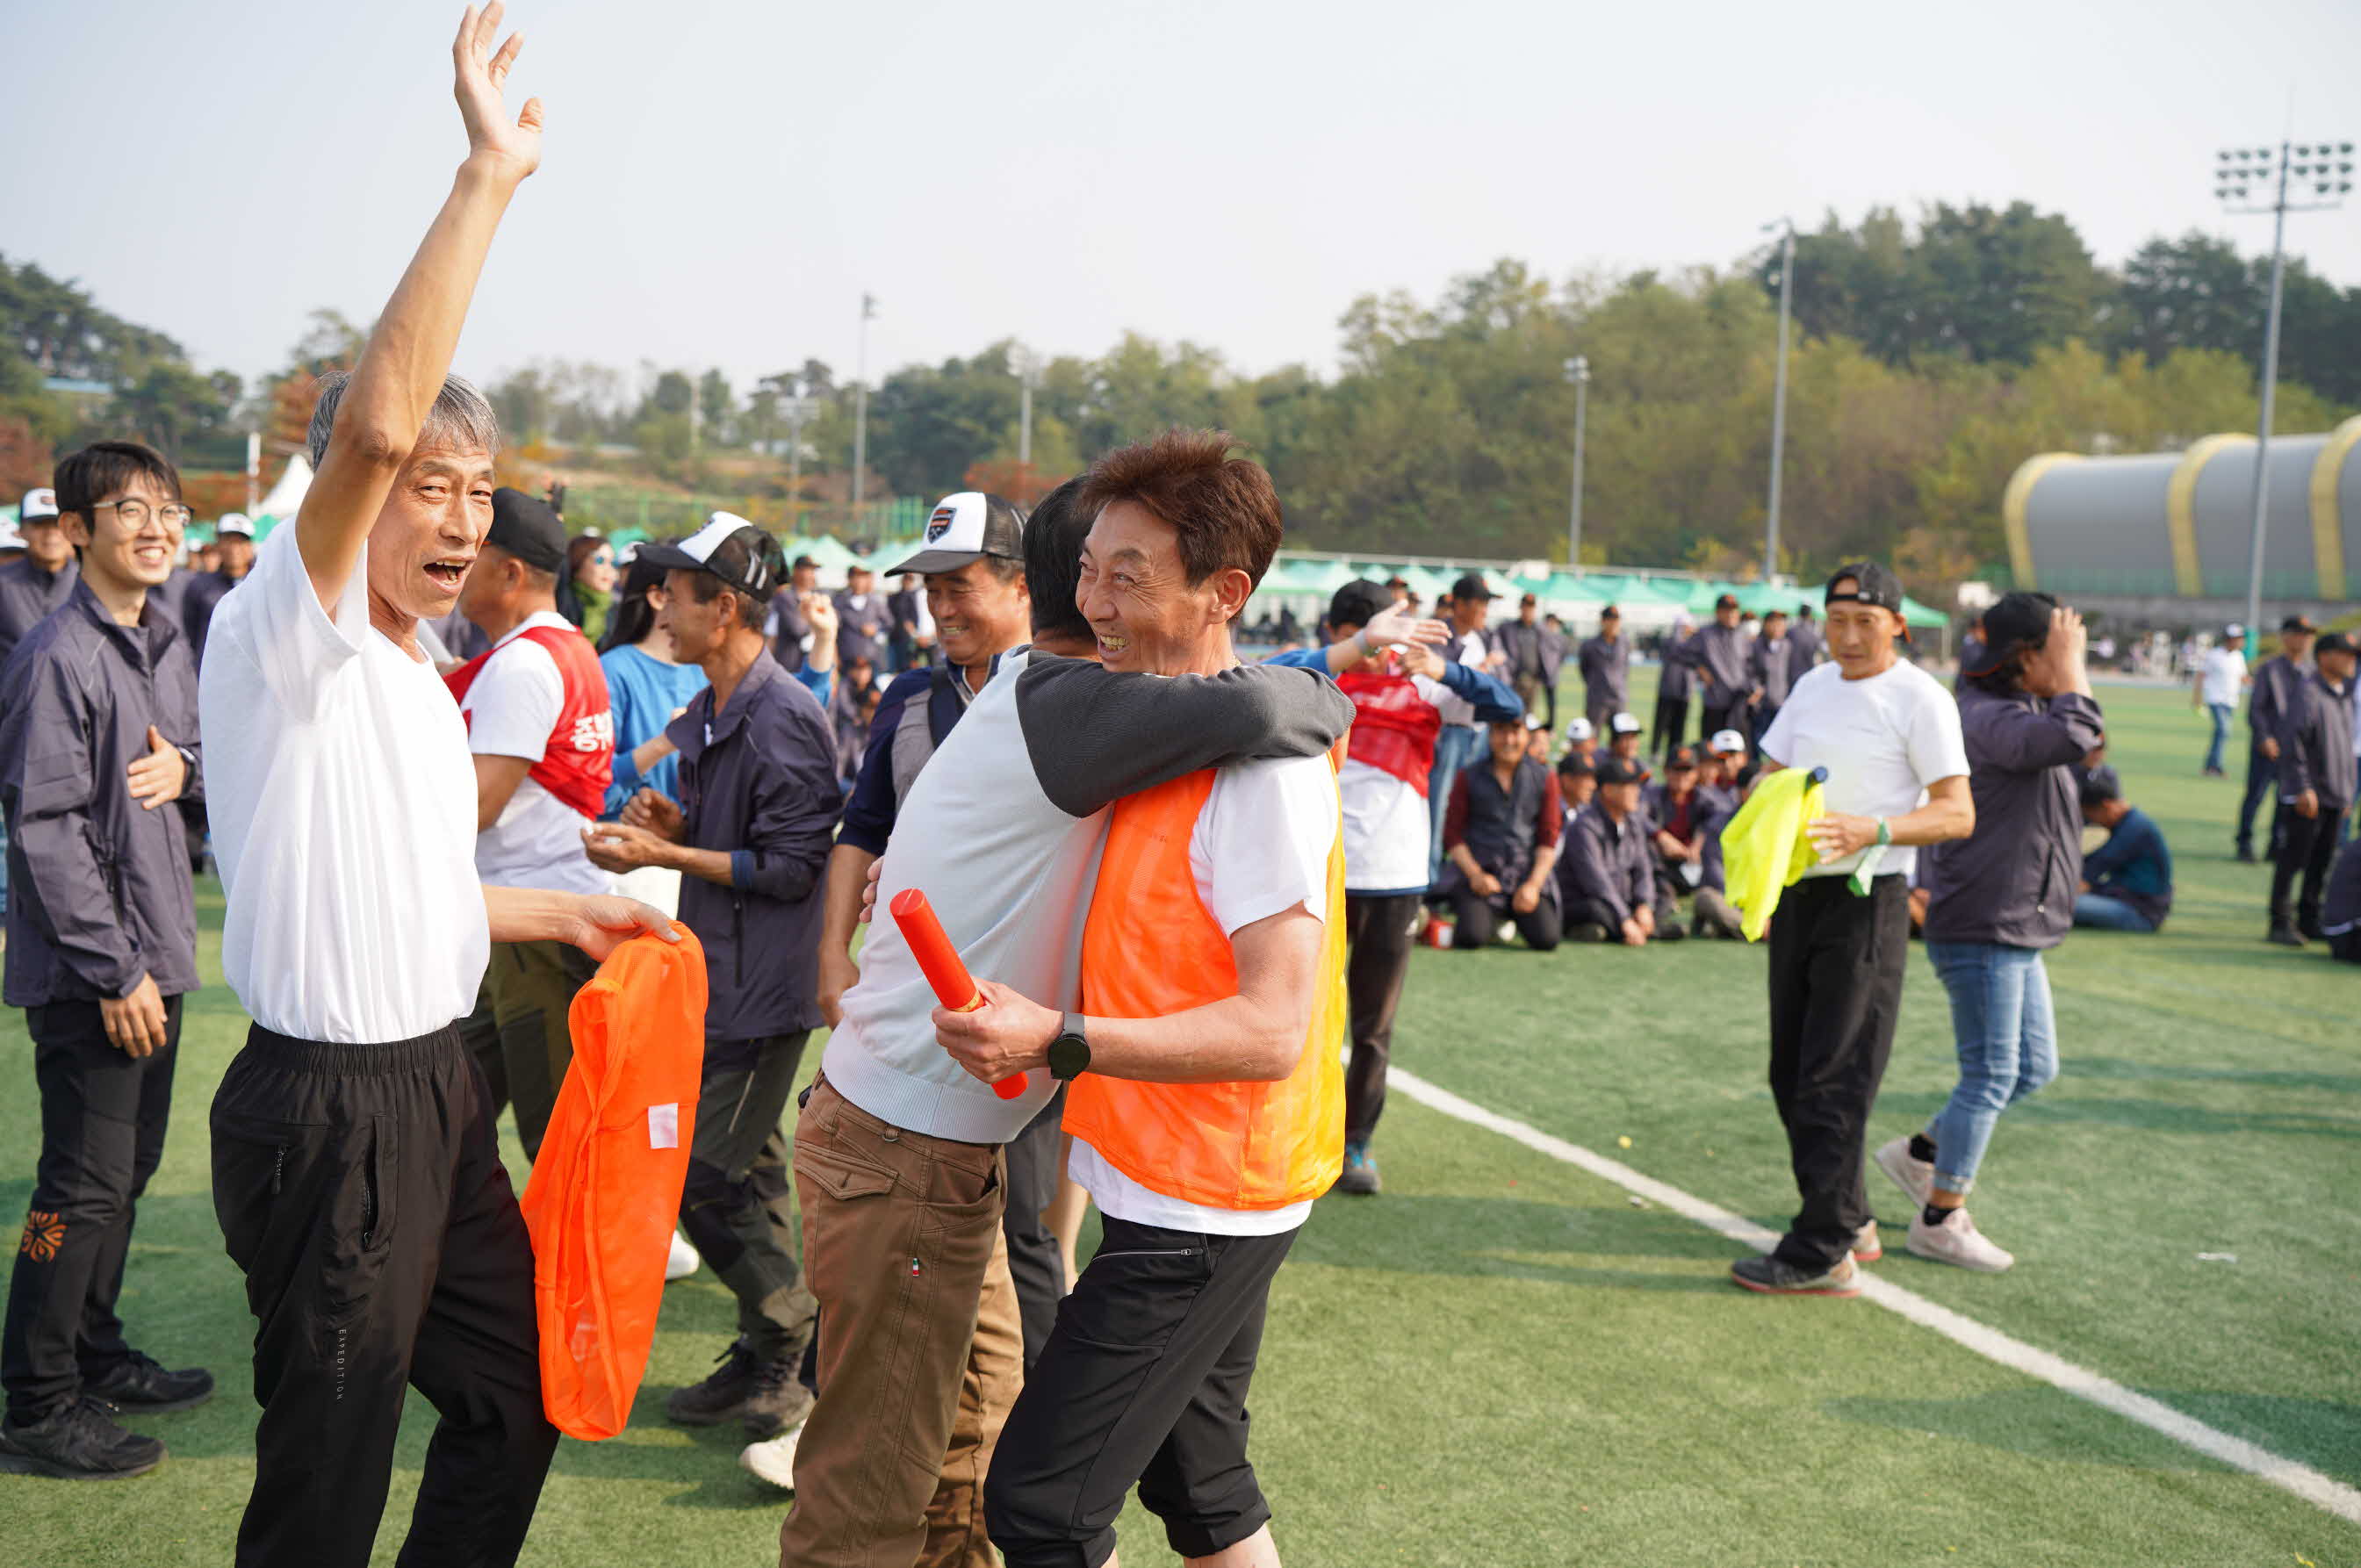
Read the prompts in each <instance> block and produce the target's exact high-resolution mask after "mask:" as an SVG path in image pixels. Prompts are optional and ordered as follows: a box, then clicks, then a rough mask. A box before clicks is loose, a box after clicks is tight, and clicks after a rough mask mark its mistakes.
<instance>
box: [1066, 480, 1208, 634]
mask: <svg viewBox="0 0 2361 1568" xmlns="http://www.w3.org/2000/svg"><path fill="white" fill-rule="evenodd" d="M1225 577H1227V578H1235V582H1234V583H1227V584H1225V583H1224V578H1225ZM1245 585H1246V574H1245V573H1244V572H1239V571H1235V570H1229V571H1221V572H1214V573H1213V574H1211V575H1209V576H1207V577H1206V578H1205V580H1204V581H1203V582H1202V583H1194V584H1192V583H1191V582H1190V581H1189V577H1188V573H1187V571H1186V569H1185V568H1184V567H1183V566H1182V565H1181V561H1180V535H1179V534H1178V533H1176V532H1173V530H1172V528H1171V527H1170V525H1169V524H1167V523H1165V522H1163V521H1159V519H1158V518H1157V516H1156V514H1155V513H1153V512H1151V511H1149V510H1148V509H1147V508H1146V507H1143V506H1141V505H1139V504H1138V503H1137V502H1135V501H1115V502H1112V503H1110V504H1109V505H1108V506H1107V508H1106V509H1105V510H1103V511H1101V512H1100V513H1099V515H1098V521H1095V522H1093V523H1092V524H1091V532H1090V536H1089V537H1088V538H1086V539H1084V540H1083V541H1082V575H1081V577H1080V579H1079V581H1078V583H1077V585H1076V587H1075V590H1074V605H1075V608H1076V609H1080V610H1081V611H1082V619H1083V620H1087V621H1089V622H1090V623H1091V631H1092V633H1093V635H1094V636H1095V637H1096V638H1097V639H1098V645H1099V662H1100V663H1103V664H1104V665H1105V666H1106V667H1107V668H1108V669H1110V670H1145V671H1147V672H1148V673H1149V674H1163V675H1179V674H1189V673H1191V671H1192V670H1195V669H1196V668H1197V667H1198V666H1199V665H1200V664H1201V663H1206V662H1208V659H1209V656H1210V654H1211V653H1212V652H1213V646H1214V645H1215V644H1218V643H1222V642H1224V641H1225V628H1226V627H1227V625H1228V621H1229V615H1230V613H1232V612H1233V611H1235V609H1237V608H1238V607H1239V606H1240V605H1243V604H1244V603H1245V599H1246V595H1245V593H1244V592H1242V591H1239V590H1240V589H1242V588H1243V587H1244V586H1245ZM1233 598H1235V600H1236V603H1235V604H1233V603H1230V602H1229V601H1230V600H1231V599H1233Z"/></svg>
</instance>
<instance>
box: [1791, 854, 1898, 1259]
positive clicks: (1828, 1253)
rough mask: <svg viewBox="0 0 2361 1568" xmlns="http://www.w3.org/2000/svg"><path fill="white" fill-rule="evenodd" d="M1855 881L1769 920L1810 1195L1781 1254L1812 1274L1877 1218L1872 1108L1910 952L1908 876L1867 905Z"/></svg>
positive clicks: (1886, 884)
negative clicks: (1871, 1167) (1870, 1176)
mask: <svg viewBox="0 0 2361 1568" xmlns="http://www.w3.org/2000/svg"><path fill="white" fill-rule="evenodd" d="M1848 880H1849V879H1847V878H1844V877H1840V876H1817V877H1806V878H1805V879H1804V880H1803V881H1801V882H1799V883H1795V886H1793V887H1791V888H1789V889H1787V891H1786V893H1785V894H1784V895H1783V896H1782V897H1781V899H1780V901H1779V908H1778V910H1777V912H1776V913H1774V914H1773V916H1771V962H1770V985H1771V1097H1772V1099H1773V1101H1774V1102H1777V1104H1778V1107H1779V1120H1780V1121H1781V1122H1783V1123H1784V1124H1785V1125H1786V1128H1787V1155H1788V1160H1789V1163H1790V1164H1791V1165H1792V1166H1793V1168H1794V1169H1795V1190H1796V1192H1797V1193H1798V1194H1799V1195H1800V1196H1801V1198H1802V1199H1803V1206H1802V1208H1801V1209H1800V1210H1798V1211H1797V1212H1796V1215H1795V1223H1793V1224H1791V1225H1789V1226H1788V1227H1787V1234H1785V1235H1784V1236H1782V1237H1781V1238H1780V1239H1779V1245H1778V1246H1777V1247H1776V1248H1775V1249H1774V1254H1775V1255H1777V1256H1779V1257H1781V1258H1784V1259H1785V1260H1786V1261H1787V1262H1789V1263H1792V1264H1795V1265H1796V1266H1799V1267H1806V1268H1813V1269H1827V1268H1833V1267H1835V1266H1837V1265H1838V1264H1839V1263H1841V1262H1842V1261H1843V1260H1844V1255H1845V1254H1846V1253H1847V1252H1849V1251H1850V1250H1851V1247H1852V1243H1853V1236H1854V1234H1855V1233H1856V1232H1858V1231H1859V1230H1860V1229H1861V1226H1862V1225H1863V1224H1865V1223H1868V1221H1869V1190H1868V1186H1867V1184H1866V1182H1865V1181H1864V1180H1863V1176H1862V1160H1863V1159H1864V1157H1865V1156H1866V1149H1865V1146H1864V1145H1865V1141H1866V1136H1867V1132H1868V1127H1869V1112H1870V1107H1871V1106H1872V1105H1873V1104H1875V1103H1876V1102H1877V1086H1878V1084H1879V1083H1880V1082H1881V1081H1883V1079H1884V1077H1885V1062H1886V1058H1887V1057H1889V1056H1890V1055H1892V1053H1893V1050H1894V1020H1895V1018H1896V1016H1897V1015H1898V1014H1899V1013H1900V1010H1901V1006H1902V970H1903V965H1904V963H1905V959H1907V958H1908V957H1909V952H1910V890H1909V888H1908V886H1907V885H1906V884H1907V883H1908V880H1909V879H1908V878H1906V877H1901V876H1882V877H1878V878H1875V879H1874V880H1873V881H1872V882H1871V883H1870V891H1869V893H1868V894H1867V895H1866V896H1860V897H1857V896H1855V895H1854V894H1853V892H1852V890H1851V888H1850V886H1849V885H1848Z"/></svg>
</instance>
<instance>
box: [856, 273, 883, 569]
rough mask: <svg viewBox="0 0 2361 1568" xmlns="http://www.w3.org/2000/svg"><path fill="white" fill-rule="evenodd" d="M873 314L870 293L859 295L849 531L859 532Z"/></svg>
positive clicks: (865, 466)
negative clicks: (850, 527)
mask: <svg viewBox="0 0 2361 1568" xmlns="http://www.w3.org/2000/svg"><path fill="white" fill-rule="evenodd" d="M876 313H877V299H876V296H875V295H873V294H869V293H863V294H862V296H861V345H860V347H859V348H858V349H856V350H855V351H854V355H853V369H852V532H855V533H859V532H861V488H862V481H863V479H864V478H865V477H867V474H868V471H869V318H870V317H872V316H873V315H875V314H876Z"/></svg>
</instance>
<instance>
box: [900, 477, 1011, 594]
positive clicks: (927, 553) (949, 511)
mask: <svg viewBox="0 0 2361 1568" xmlns="http://www.w3.org/2000/svg"><path fill="white" fill-rule="evenodd" d="M987 555H996V556H998V557H999V558H1000V559H1001V560H1004V561H1022V560H1023V559H1025V514H1024V513H1023V512H1021V511H1019V510H1016V503H1015V502H1013V501H1007V500H1003V499H1001V498H1000V497H998V496H988V495H985V494H984V493H983V491H982V490H961V491H960V492H959V494H957V495H954V496H945V497H944V498H943V499H941V500H940V501H939V502H938V503H937V504H936V506H935V510H933V511H932V512H930V513H928V516H927V547H926V548H925V549H923V550H921V551H919V552H918V553H917V554H916V555H913V556H911V557H910V558H909V559H908V560H906V561H905V562H903V563H902V564H901V565H898V566H896V567H895V568H894V569H893V571H892V572H890V573H888V574H887V576H896V575H898V574H900V573H903V572H918V573H922V574H923V573H930V572H956V571H958V570H959V569H960V568H961V566H964V565H967V564H968V563H970V562H971V561H981V560H983V558H984V557H985V556H987Z"/></svg>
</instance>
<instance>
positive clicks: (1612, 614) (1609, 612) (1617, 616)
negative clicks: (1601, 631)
mask: <svg viewBox="0 0 2361 1568" xmlns="http://www.w3.org/2000/svg"><path fill="white" fill-rule="evenodd" d="M1598 619H1599V620H1622V619H1623V612H1622V611H1621V610H1620V609H1616V608H1615V607H1614V606H1613V605H1611V604H1610V605H1608V606H1607V607H1605V608H1604V609H1601V610H1600V611H1599V612H1598Z"/></svg>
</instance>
